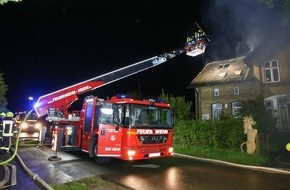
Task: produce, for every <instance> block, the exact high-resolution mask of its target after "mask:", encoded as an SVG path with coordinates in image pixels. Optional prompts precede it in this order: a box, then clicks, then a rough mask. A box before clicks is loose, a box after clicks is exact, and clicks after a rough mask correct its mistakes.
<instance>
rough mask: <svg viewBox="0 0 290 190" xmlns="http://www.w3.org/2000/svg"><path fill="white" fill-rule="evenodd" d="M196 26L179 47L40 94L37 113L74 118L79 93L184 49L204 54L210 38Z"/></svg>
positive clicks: (191, 53) (53, 118)
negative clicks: (72, 111) (70, 111)
mask: <svg viewBox="0 0 290 190" xmlns="http://www.w3.org/2000/svg"><path fill="white" fill-rule="evenodd" d="M196 24H197V23H196ZM197 26H198V28H199V30H198V32H195V34H194V36H190V37H188V38H187V41H186V44H185V46H184V47H182V48H179V49H175V50H172V51H170V52H167V53H164V54H161V55H158V56H154V57H151V58H149V59H146V60H143V61H140V62H137V63H134V64H131V65H129V66H125V67H122V68H120V69H117V70H114V71H111V72H109V73H106V74H103V75H100V76H97V77H95V78H91V79H89V80H86V81H83V82H80V83H78V84H75V85H72V86H69V87H66V88H63V89H60V90H58V91H55V92H52V93H49V94H46V95H44V96H41V97H39V99H38V101H37V102H36V104H35V105H34V109H35V111H36V113H37V115H38V117H41V116H44V115H47V118H46V120H48V121H51V122H66V121H76V122H77V120H78V117H74V114H71V113H69V108H70V107H71V105H72V104H73V103H74V102H75V101H77V100H78V96H79V95H81V94H84V93H86V92H89V91H92V90H95V89H97V88H100V87H102V86H105V85H108V84H110V83H113V82H116V81H118V80H121V79H123V78H126V77H129V76H131V75H134V74H137V73H140V72H142V71H145V70H147V69H150V68H153V67H156V66H158V65H160V64H162V63H165V62H167V61H168V60H171V59H173V58H174V57H176V56H178V55H181V54H183V53H186V55H188V56H192V57H195V56H198V55H201V54H203V53H204V52H205V48H206V45H207V43H208V42H209V39H208V38H207V36H206V35H205V33H204V32H203V31H202V29H201V28H200V27H199V25H198V24H197Z"/></svg>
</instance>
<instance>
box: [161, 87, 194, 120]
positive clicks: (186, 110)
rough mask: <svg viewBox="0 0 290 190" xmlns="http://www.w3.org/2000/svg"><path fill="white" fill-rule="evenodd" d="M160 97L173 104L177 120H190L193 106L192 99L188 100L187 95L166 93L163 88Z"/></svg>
mask: <svg viewBox="0 0 290 190" xmlns="http://www.w3.org/2000/svg"><path fill="white" fill-rule="evenodd" d="M159 98H161V99H162V100H164V101H165V102H167V103H169V104H170V105H171V107H172V109H173V110H174V111H175V113H176V121H177V122H178V121H182V120H185V121H186V120H190V115H191V106H192V102H191V101H186V100H185V97H173V96H172V95H169V94H165V93H164V90H163V89H162V92H161V95H160V96H159Z"/></svg>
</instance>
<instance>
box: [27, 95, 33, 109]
mask: <svg viewBox="0 0 290 190" xmlns="http://www.w3.org/2000/svg"><path fill="white" fill-rule="evenodd" d="M28 100H29V102H28V110H30V109H31V107H32V104H33V102H32V101H33V97H32V96H29V97H28Z"/></svg>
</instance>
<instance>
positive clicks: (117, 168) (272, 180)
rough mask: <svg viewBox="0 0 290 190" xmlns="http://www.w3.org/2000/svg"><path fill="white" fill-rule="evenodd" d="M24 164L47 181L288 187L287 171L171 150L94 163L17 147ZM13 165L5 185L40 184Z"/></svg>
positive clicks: (75, 155) (146, 188)
mask: <svg viewBox="0 0 290 190" xmlns="http://www.w3.org/2000/svg"><path fill="white" fill-rule="evenodd" d="M18 154H19V155H20V157H21V158H22V160H23V162H24V163H25V164H26V166H27V167H28V168H29V169H30V170H31V171H32V172H33V173H34V174H36V175H37V177H39V178H41V179H43V180H44V181H45V182H46V183H47V184H50V183H64V182H67V181H72V180H77V179H80V178H84V177H89V176H101V177H102V178H103V179H105V180H108V181H111V182H114V183H116V184H120V185H123V186H127V187H129V188H132V189H136V190H139V189H140V190H154V189H156V190H159V189H168V190H171V189H172V190H173V189H174V190H178V189H223V190H224V189H231V190H232V189H237V190H239V189H241V190H244V189H259V190H260V189H262V190H263V189H265V190H266V189H278V190H279V189H281V190H282V189H283V190H284V189H289V187H290V180H289V178H290V171H287V170H281V169H275V168H274V169H273V168H265V167H250V166H243V165H236V164H231V163H226V162H219V161H214V160H204V159H198V158H191V157H184V156H179V155H175V156H173V157H171V158H166V159H155V160H149V161H133V162H126V161H121V160H117V159H113V160H111V162H110V163H108V164H105V165H98V164H96V163H95V162H94V159H91V158H89V157H88V155H87V154H86V153H83V152H72V153H67V152H60V153H59V156H60V157H61V158H62V160H61V161H49V160H48V158H49V157H50V156H52V155H53V154H52V152H51V151H50V150H49V149H48V148H21V149H20V150H19V152H18ZM14 164H15V165H16V166H17V185H16V186H14V187H11V188H8V189H12V190H18V189H21V190H22V189H23V187H25V189H32V190H34V189H35V190H38V189H43V187H42V186H39V185H38V183H35V181H34V180H33V179H32V178H31V177H27V176H26V175H25V174H26V173H25V172H24V171H23V170H21V167H20V166H19V165H17V163H16V162H14Z"/></svg>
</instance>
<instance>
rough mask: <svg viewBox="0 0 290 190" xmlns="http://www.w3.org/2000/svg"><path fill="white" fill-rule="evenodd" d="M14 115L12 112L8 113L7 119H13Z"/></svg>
mask: <svg viewBox="0 0 290 190" xmlns="http://www.w3.org/2000/svg"><path fill="white" fill-rule="evenodd" d="M13 115H14V114H13V113H12V112H7V114H6V117H13Z"/></svg>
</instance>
